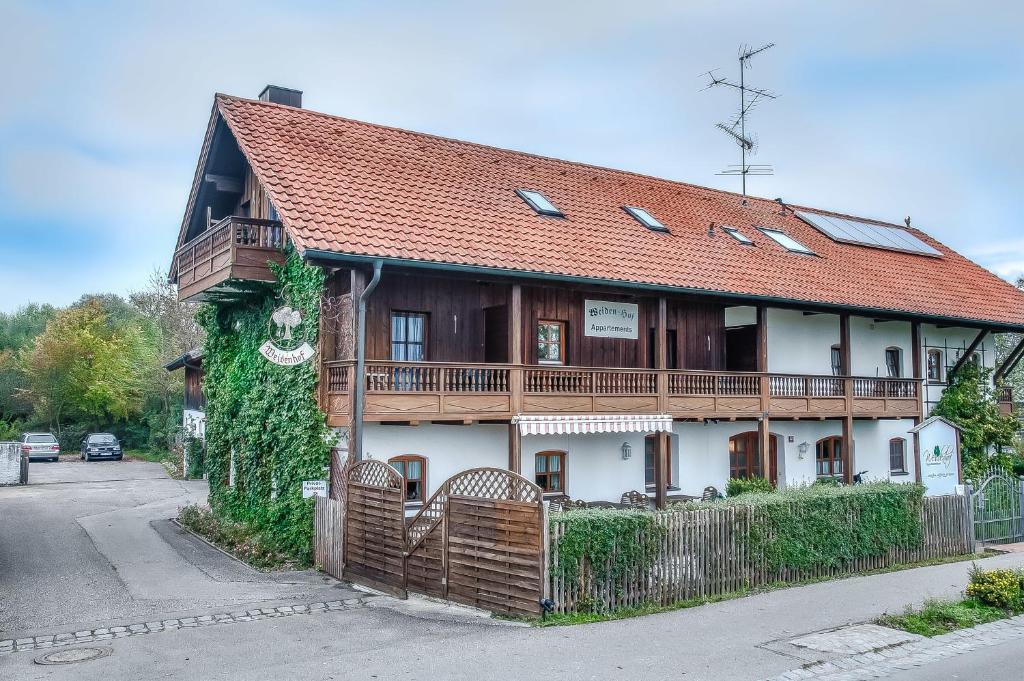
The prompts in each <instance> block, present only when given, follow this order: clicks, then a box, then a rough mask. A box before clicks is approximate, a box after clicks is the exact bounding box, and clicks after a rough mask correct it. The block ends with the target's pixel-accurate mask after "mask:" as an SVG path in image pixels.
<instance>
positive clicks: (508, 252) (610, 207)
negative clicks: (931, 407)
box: [217, 95, 1024, 327]
mask: <svg viewBox="0 0 1024 681" xmlns="http://www.w3.org/2000/svg"><path fill="white" fill-rule="evenodd" d="M217 109H218V110H219V111H220V113H221V115H222V116H223V117H224V120H225V121H226V122H227V124H228V126H229V128H230V129H231V131H232V132H233V133H234V135H235V137H236V139H237V141H238V144H239V146H240V148H241V149H242V152H243V153H244V154H245V156H246V157H247V158H248V161H249V163H250V164H251V166H252V168H253V171H254V172H255V174H256V176H257V177H258V178H259V179H260V181H261V182H262V183H263V185H264V187H265V188H266V190H267V192H268V193H269V195H270V197H271V199H272V201H273V202H274V206H275V207H276V208H277V210H278V213H279V214H280V215H281V219H282V221H283V222H284V224H285V226H286V228H287V229H288V231H289V233H290V234H291V236H292V239H293V241H294V243H295V244H296V246H297V247H298V248H299V250H300V251H302V252H304V251H306V250H307V249H311V250H317V251H331V252H337V253H345V254H354V255H365V256H379V257H385V258H400V259H410V260H419V261H427V262H433V263H444V264H450V265H467V266H474V267H482V268H497V269H503V270H513V271H522V272H531V273H545V274H550V275H559V276H571V277H585V278H594V279H601V280H612V281H616V282H629V283H634V284H642V285H651V286H657V287H678V288H681V289H690V290H699V291H707V292H721V293H727V294H739V295H743V296H756V297H762V298H770V299H787V300H794V301H802V302H806V303H814V304H825V305H838V306H849V307H855V308H866V309H869V310H893V311H899V312H906V313H911V314H916V315H927V316H936V317H943V318H947V319H949V318H953V319H964V320H974V321H981V322H992V323H995V324H998V325H1012V326H1022V327H1024V293H1021V292H1020V291H1018V290H1017V289H1015V288H1014V287H1013V286H1011V285H1010V284H1008V283H1007V282H1005V281H1003V280H1001V279H999V278H998V277H997V276H995V275H994V274H992V273H991V272H989V271H987V270H985V269H984V268H982V267H980V266H978V265H976V264H974V263H973V262H971V261H970V260H967V259H966V258H964V257H962V256H961V255H959V254H957V253H955V252H954V251H952V250H951V249H949V248H947V247H946V246H944V245H942V244H940V243H939V242H937V241H935V240H934V239H932V238H931V237H929V236H928V235H927V234H924V233H923V232H921V231H920V230H916V229H914V230H912V231H913V232H914V233H915V234H916V235H917V236H919V237H920V238H922V239H923V240H924V241H925V242H927V243H929V244H931V245H932V246H934V247H935V248H937V249H939V250H940V251H941V252H942V253H943V257H941V258H935V257H925V256H920V255H912V254H907V253H900V252H893V251H885V250H879V249H876V248H868V247H863V246H852V245H848V244H842V243H837V242H835V241H832V240H831V239H829V238H828V237H827V236H825V235H824V234H822V233H820V232H818V231H817V230H815V229H814V228H812V227H811V226H809V225H807V224H806V223H804V222H803V221H802V220H800V219H799V218H797V217H795V216H794V215H793V213H792V210H785V211H783V210H782V207H781V206H780V205H779V204H778V203H776V202H775V201H770V200H766V199H760V198H749V199H748V201H747V204H746V205H742V203H741V199H740V197H739V196H738V195H736V194H732V193H728V192H723V191H718V190H713V189H708V188H704V187H698V186H695V185H690V184H685V183H680V182H672V181H668V180H662V179H658V178H654V177H647V176H644V175H638V174H635V173H629V172H623V171H618V170H609V169H607V168H599V167H594V166H590V165H585V164H580V163H570V162H567V161H560V160H556V159H551V158H544V157H540V156H535V155H531V154H526V153H520V152H515V151H508V150H505V149H497V148H494V147H487V146H482V145H479V144H472V143H468V142H461V141H457V140H452V139H446V138H442V137H437V136H433V135H427V134H422V133H416V132H409V131H406V130H399V129H395V128H389V127H384V126H380V125H373V124H370V123H363V122H359V121H354V120H350V119H345V118H339V117H336V116H329V115H326V114H321V113H317V112H313V111H308V110H304V109H298V108H293V107H287V106H281V105H278V104H271V103H266V102H259V101H253V100H247V99H240V98H235V97H228V96H224V95H218V96H217ZM516 188H528V189H537V190H540V191H542V192H543V193H544V195H545V196H547V197H548V199H550V200H551V201H552V202H553V203H554V204H555V205H556V206H557V207H558V208H559V209H561V210H562V212H563V213H564V214H565V216H566V217H565V218H564V219H560V218H552V217H542V216H539V215H537V214H536V213H535V212H534V211H533V210H532V209H531V208H530V207H529V206H528V205H527V204H526V203H525V202H524V201H523V200H522V199H521V198H519V196H517V195H516V194H515V192H514V190H515V189H516ZM622 206H640V207H643V208H645V209H646V210H648V211H650V212H651V214H653V215H654V216H655V217H656V218H657V219H658V220H659V221H661V223H662V224H664V225H665V226H666V227H668V228H669V230H671V233H670V234H665V233H658V232H653V231H650V230H648V229H646V228H644V227H643V226H642V225H641V224H640V223H638V222H637V221H636V220H634V219H633V218H632V217H630V216H629V215H628V214H627V213H626V212H625V211H623V210H622ZM793 208H796V207H793ZM818 212H824V211H818ZM710 223H715V224H720V225H730V226H734V227H738V228H739V229H740V230H741V231H742V232H743V233H744V234H746V236H748V237H749V238H751V239H753V240H754V242H755V243H756V247H753V248H752V247H749V246H743V245H742V244H740V243H739V242H737V241H736V240H734V239H732V238H731V237H729V236H728V235H727V234H724V233H722V232H721V231H720V230H715V233H714V235H709V234H708V226H709V224H710ZM877 224H886V223H877ZM754 226H764V227H769V228H777V229H781V230H783V231H784V232H786V233H787V234H789V235H791V236H792V237H794V238H795V239H797V240H798V241H800V242H802V243H804V244H806V245H807V246H809V247H810V248H811V249H813V251H814V252H815V253H816V254H817V256H816V257H814V256H805V255H797V254H794V253H789V252H787V251H786V250H784V249H783V248H782V247H781V246H779V245H778V244H776V243H774V242H773V241H772V240H771V239H769V238H768V237H766V236H765V235H764V234H762V233H760V232H758V231H757V230H756V229H754Z"/></svg>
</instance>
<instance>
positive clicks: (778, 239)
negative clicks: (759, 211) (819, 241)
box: [758, 227, 814, 255]
mask: <svg viewBox="0 0 1024 681" xmlns="http://www.w3.org/2000/svg"><path fill="white" fill-rule="evenodd" d="M758 229H759V230H761V232H763V233H764V234H765V235H766V236H768V237H769V238H771V240H772V241H774V242H775V243H777V244H778V245H780V246H782V247H783V248H785V249H786V250H787V251H790V252H791V253H804V254H806V255H814V251H812V250H811V249H809V248H807V246H804V245H803V244H802V243H800V242H799V241H797V240H796V239H794V238H793V237H791V236H789V235H788V234H786V233H785V232H780V231H779V230H777V229H768V228H767V227H758Z"/></svg>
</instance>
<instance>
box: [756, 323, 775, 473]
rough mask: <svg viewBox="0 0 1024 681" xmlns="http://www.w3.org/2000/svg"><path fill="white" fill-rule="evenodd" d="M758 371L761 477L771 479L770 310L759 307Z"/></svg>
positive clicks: (758, 446)
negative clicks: (759, 386) (759, 383)
mask: <svg viewBox="0 0 1024 681" xmlns="http://www.w3.org/2000/svg"><path fill="white" fill-rule="evenodd" d="M757 370H758V371H759V372H760V373H761V378H760V382H761V418H760V419H759V420H758V422H757V434H758V437H757V443H758V444H757V449H758V456H759V457H760V459H761V475H762V476H764V478H765V480H767V479H768V478H770V477H771V469H770V468H769V465H770V463H771V442H770V441H769V440H770V433H769V431H770V424H769V412H770V411H771V402H772V396H771V380H770V379H769V378H768V308H766V307H765V306H764V305H758V306H757Z"/></svg>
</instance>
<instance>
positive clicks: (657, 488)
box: [654, 432, 672, 509]
mask: <svg viewBox="0 0 1024 681" xmlns="http://www.w3.org/2000/svg"><path fill="white" fill-rule="evenodd" d="M671 453H672V439H671V435H669V433H664V432H660V433H657V434H656V435H655V438H654V506H655V507H656V508H658V509H663V508H665V506H667V505H668V483H669V480H668V457H669V456H670V455H671Z"/></svg>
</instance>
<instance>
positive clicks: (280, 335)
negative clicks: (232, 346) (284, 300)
mask: <svg viewBox="0 0 1024 681" xmlns="http://www.w3.org/2000/svg"><path fill="white" fill-rule="evenodd" d="M301 324H302V311H301V310H296V309H293V308H291V307H290V306H287V305H285V306H284V307H279V308H277V309H276V310H274V313H273V314H272V315H270V322H269V323H268V335H269V336H270V340H268V341H267V342H266V343H264V344H263V345H261V346H260V354H261V355H263V356H264V357H266V358H267V359H268V360H269V361H271V362H273V363H274V364H280V365H281V366H294V365H296V364H302V363H303V362H306V361H309V360H310V359H312V358H313V355H315V354H316V350H314V349H313V346H311V345H310V344H309V342H308V341H307V340H306V338H305V336H304V335H303V334H302V333H298V332H297V329H300V328H301Z"/></svg>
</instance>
